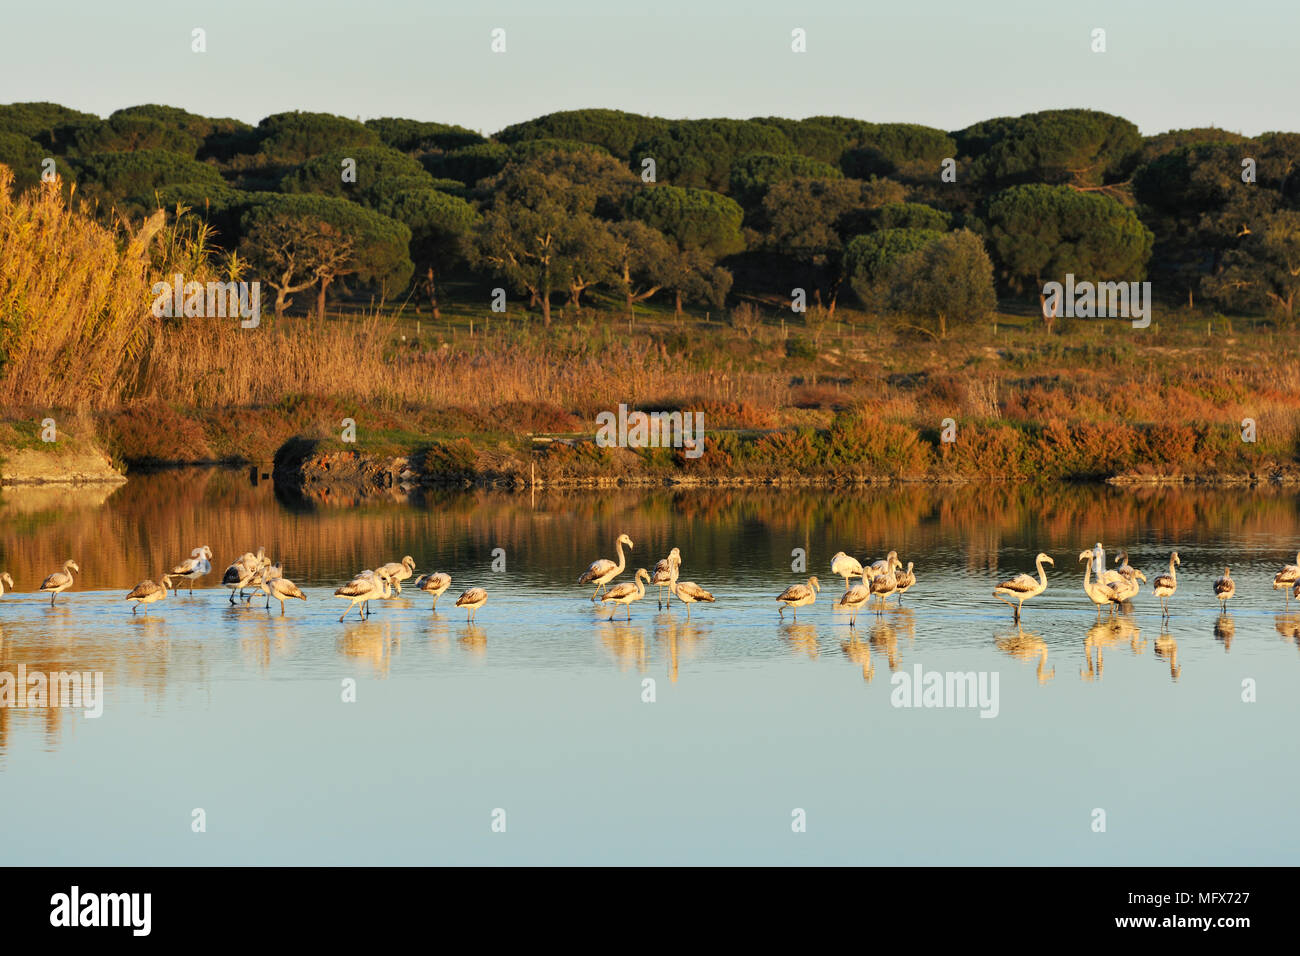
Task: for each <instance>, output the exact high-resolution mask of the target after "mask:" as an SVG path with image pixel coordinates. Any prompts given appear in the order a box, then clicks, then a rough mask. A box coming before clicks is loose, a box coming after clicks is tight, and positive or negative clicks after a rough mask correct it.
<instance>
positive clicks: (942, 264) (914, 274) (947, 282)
mask: <svg viewBox="0 0 1300 956" xmlns="http://www.w3.org/2000/svg"><path fill="white" fill-rule="evenodd" d="M871 291H872V292H874V293H875V294H876V296H878V301H881V302H882V303H883V305H884V307H885V309H886V310H887V311H891V312H898V313H903V314H905V315H914V316H918V317H926V318H932V319H934V320H936V322H937V324H938V332H937V338H939V339H943V338H946V337H947V335H948V320H949V319H950V318H951V319H956V320H958V321H961V322H975V321H978V320H980V319H983V318H985V317H986V316H988V315H989V314H990V313H991V312H992V311H993V309H994V308H995V307H996V306H997V296H996V295H995V294H994V291H993V263H992V261H991V260H990V259H989V256H988V253H987V252H985V250H984V243H983V242H982V241H981V240H980V237H979V236H977V235H975V233H973V232H971V231H970V230H968V229H961V230H959V231H957V232H952V233H948V234H946V235H941V236H939V237H938V238H937V239H935V240H934V241H932V242H928V243H926V244H925V245H922V246H921V247H920V248H918V249H915V250H913V251H912V252H909V253H906V254H904V255H902V256H901V257H899V258H898V259H896V260H895V261H894V262H893V263H892V265H890V266H888V267H887V268H886V269H885V274H884V276H882V277H881V279H879V280H878V281H877V282H876V283H875V287H874V289H872V290H871ZM927 331H928V330H927Z"/></svg>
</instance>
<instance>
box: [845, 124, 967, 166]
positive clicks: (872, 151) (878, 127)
mask: <svg viewBox="0 0 1300 956" xmlns="http://www.w3.org/2000/svg"><path fill="white" fill-rule="evenodd" d="M854 134H855V140H856V142H855V143H854V146H853V148H851V149H848V150H846V151H845V152H844V154H843V156H842V157H841V159H840V165H841V167H842V168H843V169H844V173H845V175H847V176H852V177H854V178H855V179H869V178H871V177H872V176H891V175H894V174H896V173H901V174H903V175H904V176H905V177H907V178H922V177H933V176H934V175H936V174H937V171H938V169H939V164H940V163H941V162H942V161H943V160H944V159H947V158H949V157H955V156H956V155H957V144H956V142H955V141H954V140H953V138H952V137H951V136H949V135H948V134H947V133H945V132H944V131H943V130H939V129H934V128H932V127H929V126H918V125H917V124H915V123H863V124H861V126H859V127H858V128H857V129H856V130H854Z"/></svg>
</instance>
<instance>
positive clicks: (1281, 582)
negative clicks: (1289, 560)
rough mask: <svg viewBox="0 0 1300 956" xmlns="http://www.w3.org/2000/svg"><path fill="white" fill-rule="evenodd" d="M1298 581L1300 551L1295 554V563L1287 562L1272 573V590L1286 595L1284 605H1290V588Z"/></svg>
mask: <svg viewBox="0 0 1300 956" xmlns="http://www.w3.org/2000/svg"><path fill="white" fill-rule="evenodd" d="M1297 582H1300V552H1297V554H1296V556H1295V564H1288V565H1286V566H1285V567H1284V568H1282V570H1281V571H1279V572H1278V573H1277V574H1275V575H1273V590H1274V591H1281V592H1282V593H1283V594H1284V595H1286V606H1287V607H1288V608H1290V607H1291V589H1292V588H1293V587H1295V585H1296V583H1297Z"/></svg>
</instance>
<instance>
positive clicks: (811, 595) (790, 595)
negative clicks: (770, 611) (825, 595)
mask: <svg viewBox="0 0 1300 956" xmlns="http://www.w3.org/2000/svg"><path fill="white" fill-rule="evenodd" d="M821 589H822V586H821V583H820V582H819V581H818V580H817V577H816V575H814V576H813V577H811V578H809V579H808V583H807V584H792V585H790V586H789V587H788V588H786V589H785V590H784V591H782V592H781V593H780V594H778V595H777V596H776V599H777V601H778V602H779V603H780V605H781V606H780V607H779V608H777V611H779V612H780V614H781V620H783V621H784V620H785V609H786V608H790V609H791V610H792V611H794V619H795V620H796V621H797V620H799V608H801V607H806V606H807V605H809V604H812V603H813V602H815V601H816V600H817V592H818V591H820V590H821Z"/></svg>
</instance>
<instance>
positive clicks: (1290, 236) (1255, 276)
mask: <svg viewBox="0 0 1300 956" xmlns="http://www.w3.org/2000/svg"><path fill="white" fill-rule="evenodd" d="M1247 228H1248V232H1247V233H1246V235H1245V236H1244V237H1243V239H1242V241H1241V242H1240V244H1238V245H1237V246H1236V247H1234V248H1233V249H1231V250H1229V251H1228V252H1227V253H1226V254H1225V256H1224V258H1223V268H1222V270H1221V271H1220V272H1219V273H1218V274H1216V275H1214V276H1211V277H1210V279H1209V281H1208V283H1207V287H1208V291H1209V292H1210V294H1211V295H1213V296H1215V297H1216V298H1218V299H1220V300H1221V301H1223V302H1225V303H1227V304H1230V305H1237V306H1245V307H1251V306H1261V307H1263V308H1265V309H1267V310H1268V311H1270V312H1272V313H1273V314H1274V315H1275V316H1276V317H1277V319H1278V322H1279V323H1280V324H1284V325H1292V324H1294V322H1295V320H1296V317H1297V314H1300V211H1297V210H1294V209H1278V210H1274V211H1271V212H1267V213H1263V214H1261V215H1259V216H1258V217H1256V218H1254V219H1253V220H1252V221H1251V222H1250V224H1249V226H1248V227H1247Z"/></svg>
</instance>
